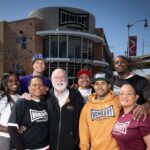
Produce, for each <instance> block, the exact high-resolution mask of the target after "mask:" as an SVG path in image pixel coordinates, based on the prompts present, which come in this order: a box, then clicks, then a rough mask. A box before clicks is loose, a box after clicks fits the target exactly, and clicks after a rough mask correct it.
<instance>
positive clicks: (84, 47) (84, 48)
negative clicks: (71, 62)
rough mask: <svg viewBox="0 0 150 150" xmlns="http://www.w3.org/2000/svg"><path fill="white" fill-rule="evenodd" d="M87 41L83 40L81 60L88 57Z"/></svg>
mask: <svg viewBox="0 0 150 150" xmlns="http://www.w3.org/2000/svg"><path fill="white" fill-rule="evenodd" d="M87 52H88V40H87V39H83V47H82V58H83V59H87V56H88V53H87Z"/></svg>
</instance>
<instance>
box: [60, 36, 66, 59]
mask: <svg viewBox="0 0 150 150" xmlns="http://www.w3.org/2000/svg"><path fill="white" fill-rule="evenodd" d="M59 57H60V58H66V57H67V36H59Z"/></svg>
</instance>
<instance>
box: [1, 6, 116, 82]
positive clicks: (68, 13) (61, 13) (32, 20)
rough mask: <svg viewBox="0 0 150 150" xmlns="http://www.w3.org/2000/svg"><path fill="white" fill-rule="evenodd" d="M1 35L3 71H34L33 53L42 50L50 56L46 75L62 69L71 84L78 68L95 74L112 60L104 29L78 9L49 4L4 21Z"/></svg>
mask: <svg viewBox="0 0 150 150" xmlns="http://www.w3.org/2000/svg"><path fill="white" fill-rule="evenodd" d="M0 34H1V35H0V40H1V43H0V48H1V55H2V57H1V62H2V63H0V65H2V68H3V71H2V72H7V71H8V69H15V70H16V71H17V72H18V73H20V75H22V73H31V72H32V65H31V58H32V56H33V54H35V53H43V54H44V55H45V56H46V57H47V59H48V64H47V69H46V75H47V76H49V77H50V75H51V72H52V71H53V70H54V69H55V68H58V67H60V68H63V69H65V70H66V72H67V73H68V76H69V83H70V84H72V83H75V82H76V73H77V71H78V70H80V69H84V68H86V69H90V70H91V71H92V73H93V74H94V73H96V72H98V71H100V70H102V69H103V68H107V67H109V66H110V64H111V63H112V59H113V58H112V53H111V52H110V50H109V47H108V44H107V41H106V38H105V34H104V31H103V29H102V28H96V27H95V17H94V16H93V15H92V14H91V13H89V12H87V11H85V10H81V9H77V8H70V7H46V8H41V9H37V10H34V11H32V12H31V13H30V14H29V15H28V17H27V18H26V19H23V20H18V21H13V22H6V21H1V22H0Z"/></svg>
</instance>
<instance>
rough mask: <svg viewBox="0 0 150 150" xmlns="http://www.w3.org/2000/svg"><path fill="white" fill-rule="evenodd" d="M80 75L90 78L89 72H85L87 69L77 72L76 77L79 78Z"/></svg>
mask: <svg viewBox="0 0 150 150" xmlns="http://www.w3.org/2000/svg"><path fill="white" fill-rule="evenodd" d="M82 74H86V75H87V76H89V77H91V71H90V70H87V69H82V70H79V71H78V72H77V77H78V78H79V77H80V76H81V75H82Z"/></svg>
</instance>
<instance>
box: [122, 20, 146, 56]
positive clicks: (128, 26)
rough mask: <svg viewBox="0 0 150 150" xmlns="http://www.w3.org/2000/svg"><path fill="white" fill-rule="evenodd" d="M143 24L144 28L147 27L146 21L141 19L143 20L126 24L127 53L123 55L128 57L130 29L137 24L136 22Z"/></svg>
mask: <svg viewBox="0 0 150 150" xmlns="http://www.w3.org/2000/svg"><path fill="white" fill-rule="evenodd" d="M141 21H143V22H144V28H147V27H148V23H147V19H143V20H137V21H135V22H134V23H130V22H129V23H128V24H127V28H128V42H127V52H125V55H126V56H127V57H128V56H129V42H130V41H129V36H130V28H131V27H133V26H134V25H135V24H137V23H138V22H141Z"/></svg>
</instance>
